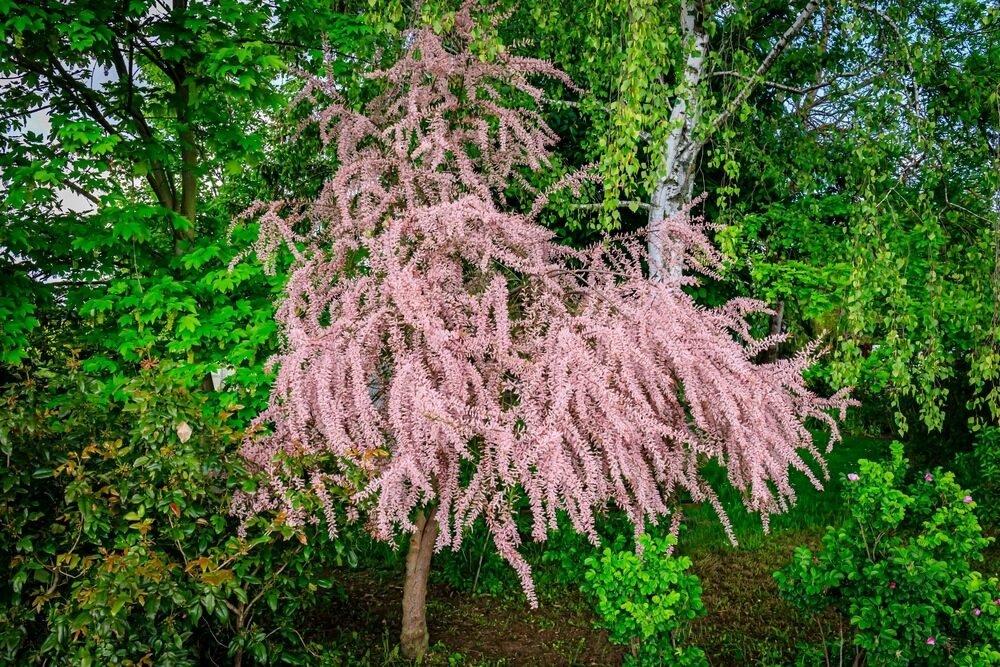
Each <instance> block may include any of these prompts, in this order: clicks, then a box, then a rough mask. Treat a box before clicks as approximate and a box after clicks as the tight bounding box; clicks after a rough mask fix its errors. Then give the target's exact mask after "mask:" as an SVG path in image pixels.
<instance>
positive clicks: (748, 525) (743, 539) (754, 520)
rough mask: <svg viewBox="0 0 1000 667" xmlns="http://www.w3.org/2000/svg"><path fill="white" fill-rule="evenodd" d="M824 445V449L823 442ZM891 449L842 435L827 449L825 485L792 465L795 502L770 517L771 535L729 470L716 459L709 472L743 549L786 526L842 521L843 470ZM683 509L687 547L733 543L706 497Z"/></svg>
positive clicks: (808, 528) (817, 526)
mask: <svg viewBox="0 0 1000 667" xmlns="http://www.w3.org/2000/svg"><path fill="white" fill-rule="evenodd" d="M823 446H825V445H823ZM820 449H821V451H822V446H821V448H820ZM888 451H889V450H888V443H887V442H886V441H884V440H873V439H871V438H864V437H858V436H845V437H844V441H843V442H841V443H839V444H837V445H836V446H835V447H834V448H833V451H832V452H831V453H830V454H825V455H824V459H825V460H826V462H827V468H828V470H829V473H830V479H829V481H824V489H823V490H822V491H820V490H818V489H816V488H814V487H813V485H812V483H811V482H809V479H808V478H807V477H806V476H805V474H803V473H801V472H799V471H797V470H795V471H792V474H791V484H792V488H794V489H795V491H796V494H797V502H796V504H795V506H794V507H792V508H791V509H789V511H788V512H786V513H785V514H778V515H775V516H772V517H771V535H766V534H764V530H763V525H762V523H761V520H760V517H759V516H758V515H756V514H750V513H748V512H747V511H746V510H745V508H744V507H743V502H742V500H741V498H740V495H739V492H738V491H736V490H735V489H733V487H732V486H731V485H730V484H729V482H728V480H727V479H726V477H725V472H724V471H723V470H722V469H721V468H720V467H719V466H718V465H715V464H712V466H711V467H709V468H708V469H707V470H706V472H705V475H706V477H707V478H708V480H709V482H710V483H712V486H713V488H715V489H717V490H718V492H719V499H720V500H721V501H722V505H723V507H724V508H725V509H726V513H727V514H728V515H729V519H730V521H731V522H732V525H733V532H734V533H735V534H736V539H737V541H738V542H739V545H740V549H741V550H744V551H753V550H755V549H761V548H766V547H768V545H769V544H770V543H771V542H772V541H773V536H775V535H781V534H783V533H787V532H806V533H812V532H816V531H819V532H822V531H823V530H824V529H825V528H826V527H827V526H830V525H834V524H836V523H838V522H839V521H840V519H841V517H842V515H843V504H842V502H841V488H842V485H843V479H844V476H845V475H846V474H847V473H848V472H850V471H851V470H852V469H853V467H854V466H855V465H856V463H857V461H858V459H861V458H869V459H879V458H884V457H885V455H886V454H887V453H888ZM806 463H812V464H813V465H811V466H810V467H811V468H812V470H813V471H814V472H815V474H816V477H817V478H819V479H820V480H821V481H822V473H821V471H820V469H819V466H818V464H815V463H814V462H811V461H808V460H807V461H806ZM684 513H685V521H684V525H685V530H684V533H683V535H682V536H681V545H682V546H683V547H684V548H685V550H686V551H688V552H689V553H691V552H694V553H696V552H698V551H699V550H705V549H709V550H712V549H719V548H724V547H727V546H729V545H730V542H729V538H727V537H726V533H725V531H724V530H723V528H722V524H721V523H720V522H719V519H718V517H717V516H716V514H715V510H713V509H712V508H711V507H710V506H709V505H708V504H707V503H701V504H697V505H695V504H692V505H687V506H685V507H684Z"/></svg>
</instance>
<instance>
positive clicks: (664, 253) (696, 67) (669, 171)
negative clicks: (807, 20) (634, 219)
mask: <svg viewBox="0 0 1000 667" xmlns="http://www.w3.org/2000/svg"><path fill="white" fill-rule="evenodd" d="M703 21H704V3H702V2H695V3H694V4H689V3H688V2H683V3H682V4H681V26H682V29H683V32H684V45H685V48H686V49H687V50H688V56H687V60H686V61H685V64H684V78H683V81H682V84H681V87H680V90H679V91H678V95H677V101H676V102H675V103H674V106H673V109H671V111H670V134H669V135H668V136H667V142H666V144H665V146H664V150H663V153H662V154H661V158H660V162H661V166H660V173H661V176H660V179H659V181H658V182H657V184H656V186H655V187H654V189H653V192H652V194H651V196H650V206H649V217H648V222H647V226H646V229H647V245H648V248H649V275H650V278H651V279H653V280H660V279H662V278H664V277H669V278H677V277H680V275H681V271H682V269H683V261H682V256H681V252H680V249H679V248H678V247H677V245H676V244H675V243H673V242H672V241H671V239H669V238H666V235H665V234H664V231H663V228H662V223H663V221H664V220H665V219H667V218H670V217H671V216H674V215H676V214H678V213H680V212H681V211H683V210H684V208H685V206H687V204H688V203H689V202H690V201H691V194H692V192H693V190H694V171H695V166H696V165H697V162H698V154H699V153H700V152H701V148H702V146H703V145H704V142H703V141H701V140H699V139H696V138H695V131H696V129H697V124H698V114H699V111H700V109H699V104H698V94H699V88H700V85H701V81H702V79H703V78H704V75H705V55H706V54H707V51H708V35H707V34H706V33H705V30H704V25H703Z"/></svg>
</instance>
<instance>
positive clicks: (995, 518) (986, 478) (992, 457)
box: [960, 426, 1000, 525]
mask: <svg viewBox="0 0 1000 667" xmlns="http://www.w3.org/2000/svg"><path fill="white" fill-rule="evenodd" d="M960 460H961V461H962V463H964V464H965V466H966V470H965V473H966V474H965V478H966V479H968V480H969V485H970V486H971V487H972V490H973V493H975V495H976V496H977V497H980V498H983V499H985V500H987V501H988V502H984V503H983V506H982V507H981V508H980V510H979V516H980V518H982V519H983V520H984V521H986V522H988V523H990V524H993V525H1000V427H997V426H987V427H985V428H983V429H982V430H980V431H979V432H978V433H976V435H975V437H974V439H973V441H972V451H971V452H966V453H964V454H963V455H962V456H961V457H960Z"/></svg>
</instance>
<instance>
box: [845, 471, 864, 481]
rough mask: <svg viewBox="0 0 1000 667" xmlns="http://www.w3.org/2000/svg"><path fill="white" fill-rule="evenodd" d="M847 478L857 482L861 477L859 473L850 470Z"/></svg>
mask: <svg viewBox="0 0 1000 667" xmlns="http://www.w3.org/2000/svg"><path fill="white" fill-rule="evenodd" d="M847 479H849V480H851V481H852V482H856V481H858V480H859V479H861V478H860V477H858V475H857V474H856V473H853V472H849V473H847Z"/></svg>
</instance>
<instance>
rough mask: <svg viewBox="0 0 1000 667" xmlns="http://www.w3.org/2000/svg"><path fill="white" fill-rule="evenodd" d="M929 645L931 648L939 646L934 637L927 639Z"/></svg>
mask: <svg viewBox="0 0 1000 667" xmlns="http://www.w3.org/2000/svg"><path fill="white" fill-rule="evenodd" d="M927 643H928V644H930V645H931V646H933V645H934V644H937V642H936V641H934V638H933V637H928V638H927Z"/></svg>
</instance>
